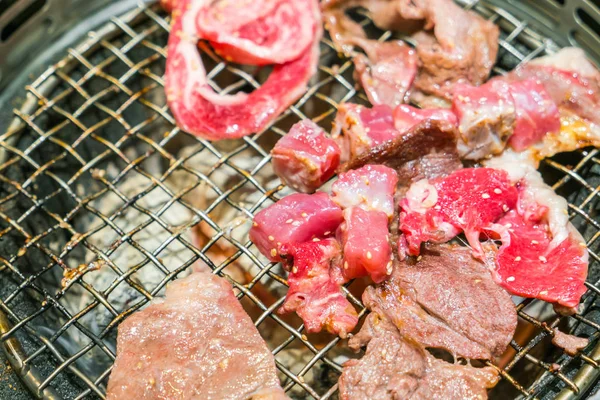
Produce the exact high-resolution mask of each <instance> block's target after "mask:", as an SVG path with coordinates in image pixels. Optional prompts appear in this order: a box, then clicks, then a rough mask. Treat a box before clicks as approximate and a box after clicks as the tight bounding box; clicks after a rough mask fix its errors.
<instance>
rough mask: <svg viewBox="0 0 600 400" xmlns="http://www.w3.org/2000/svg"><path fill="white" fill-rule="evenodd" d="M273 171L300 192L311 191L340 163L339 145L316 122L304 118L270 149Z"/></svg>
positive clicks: (319, 185)
mask: <svg viewBox="0 0 600 400" xmlns="http://www.w3.org/2000/svg"><path fill="white" fill-rule="evenodd" d="M271 156H272V157H273V158H272V165H273V170H274V171H275V173H276V174H277V176H279V178H280V179H281V180H282V181H283V182H284V183H285V184H286V185H288V186H290V187H291V188H293V189H294V190H297V191H298V192H304V193H312V192H314V191H315V190H317V189H318V188H319V187H321V185H323V184H324V183H325V182H327V181H328V180H329V178H331V177H332V176H333V175H334V174H335V170H336V169H337V167H338V165H339V163H340V148H339V147H338V145H337V144H336V143H335V141H334V140H333V139H330V138H329V137H327V135H326V134H325V131H323V129H321V128H320V127H319V126H318V125H317V124H315V123H314V122H312V121H311V120H307V119H305V120H302V121H300V122H298V123H296V124H294V125H293V126H292V128H291V129H290V131H289V132H288V133H287V135H285V136H283V137H282V138H281V139H279V141H278V142H277V144H276V145H275V147H274V148H273V150H272V151H271Z"/></svg>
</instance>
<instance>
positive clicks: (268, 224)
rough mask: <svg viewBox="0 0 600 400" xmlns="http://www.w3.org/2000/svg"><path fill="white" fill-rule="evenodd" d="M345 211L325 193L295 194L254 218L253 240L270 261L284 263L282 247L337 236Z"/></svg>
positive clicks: (251, 235) (251, 236) (251, 231)
mask: <svg viewBox="0 0 600 400" xmlns="http://www.w3.org/2000/svg"><path fill="white" fill-rule="evenodd" d="M342 221H343V217H342V210H341V209H340V208H339V207H338V206H337V204H335V203H334V202H333V201H331V200H330V199H329V196H328V195H327V194H326V193H323V192H319V193H315V194H300V193H297V194H292V195H289V196H286V197H284V198H283V199H281V200H279V201H278V202H277V203H275V204H273V205H271V206H269V207H267V208H265V209H264V210H261V211H260V212H258V213H257V214H256V215H255V216H254V221H253V224H252V228H251V229H250V240H252V241H253V242H254V244H255V245H256V247H257V248H258V250H259V251H260V252H261V253H262V254H263V255H264V256H265V257H267V258H268V259H269V260H271V261H282V258H281V253H280V251H281V246H283V245H286V244H291V243H303V242H307V241H310V240H312V239H314V238H319V239H322V238H325V237H327V236H332V235H334V234H335V232H336V229H337V228H338V226H339V225H340V224H341V223H342Z"/></svg>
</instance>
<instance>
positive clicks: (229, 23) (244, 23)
mask: <svg viewBox="0 0 600 400" xmlns="http://www.w3.org/2000/svg"><path fill="white" fill-rule="evenodd" d="M315 7H318V6H317V5H316V2H315V1H314V0H300V1H290V0H261V1H247V2H243V3H240V2H239V1H229V0H220V1H216V2H213V3H212V4H211V5H210V6H209V7H207V8H205V9H204V10H203V11H201V12H200V13H199V14H198V17H197V19H196V29H197V31H198V32H199V35H200V36H201V37H202V38H203V39H207V40H209V41H210V42H211V45H212V47H213V48H214V49H215V50H216V51H217V53H219V54H220V55H222V56H223V57H224V58H226V59H227V60H229V61H234V62H236V63H240V64H251V65H266V64H282V63H285V62H289V61H293V60H295V59H297V58H298V57H300V56H301V55H302V53H303V52H305V51H306V50H307V49H308V48H309V47H310V44H311V43H312V41H313V37H314V32H315V31H316V29H315V28H316V24H320V21H319V20H318V19H315V15H316V14H315V12H314V10H315Z"/></svg>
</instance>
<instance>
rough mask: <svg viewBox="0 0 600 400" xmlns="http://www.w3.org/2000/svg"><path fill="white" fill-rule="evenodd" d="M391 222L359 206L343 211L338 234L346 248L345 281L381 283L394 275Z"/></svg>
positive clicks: (383, 214) (381, 213)
mask: <svg viewBox="0 0 600 400" xmlns="http://www.w3.org/2000/svg"><path fill="white" fill-rule="evenodd" d="M388 222H389V219H388V217H387V215H386V214H385V213H383V212H381V211H366V210H363V209H362V208H361V207H358V206H354V207H350V208H346V209H345V210H344V222H343V223H342V224H341V225H340V228H339V230H338V234H337V236H338V237H339V238H340V242H341V243H342V245H343V253H344V260H343V268H342V270H341V271H342V276H343V277H344V280H346V281H348V280H350V279H354V278H359V277H362V276H370V277H371V279H373V281H374V282H381V281H383V280H385V279H386V278H387V277H388V276H389V275H390V274H391V273H392V248H391V246H390V234H389V230H388Z"/></svg>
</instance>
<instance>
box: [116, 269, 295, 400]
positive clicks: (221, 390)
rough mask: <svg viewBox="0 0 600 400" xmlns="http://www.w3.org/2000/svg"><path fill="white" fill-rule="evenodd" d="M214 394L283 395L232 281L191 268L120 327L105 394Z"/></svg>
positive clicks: (126, 396)
mask: <svg viewBox="0 0 600 400" xmlns="http://www.w3.org/2000/svg"><path fill="white" fill-rule="evenodd" d="M215 397H219V398H225V397H226V398H230V399H240V400H242V399H244V400H245V399H248V398H269V399H287V397H286V395H285V393H284V392H283V390H282V389H281V386H280V384H279V380H278V378H277V369H276V368H275V360H274V359H273V355H272V354H271V352H270V351H269V349H268V348H267V346H266V344H265V342H264V340H263V339H262V338H261V336H260V334H259V333H258V331H257V330H256V327H255V326H254V323H253V322H252V320H251V319H250V317H249V316H248V315H247V314H246V312H245V311H244V310H243V308H242V306H241V304H240V303H239V302H238V300H237V298H236V297H235V295H234V294H233V291H232V288H231V285H230V284H229V283H227V281H225V280H224V279H223V278H219V277H217V276H215V275H213V274H210V273H200V272H197V273H194V274H192V275H190V276H188V277H187V278H184V279H179V280H176V281H174V282H173V283H171V284H170V285H169V286H167V291H166V297H165V298H164V299H156V300H154V301H153V302H152V303H151V304H150V305H149V306H148V307H147V308H145V309H144V310H142V311H138V312H136V313H135V314H133V315H131V316H129V317H128V318H127V319H126V320H125V321H124V322H123V323H122V324H121V325H120V326H119V334H118V338H117V358H116V360H115V363H114V367H113V370H112V373H111V375H110V379H109V382H108V390H107V398H108V399H158V398H164V399H172V398H178V399H190V400H191V399H208V398H215Z"/></svg>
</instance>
